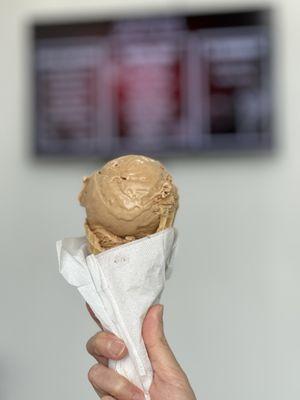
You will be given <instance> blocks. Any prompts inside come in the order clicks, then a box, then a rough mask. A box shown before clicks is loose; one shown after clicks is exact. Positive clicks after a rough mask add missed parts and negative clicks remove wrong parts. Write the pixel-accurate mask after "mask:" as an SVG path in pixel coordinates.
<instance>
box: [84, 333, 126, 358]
mask: <svg viewBox="0 0 300 400" xmlns="http://www.w3.org/2000/svg"><path fill="white" fill-rule="evenodd" d="M86 349H87V351H88V352H89V354H91V355H92V356H93V357H95V359H96V360H97V361H98V362H102V363H103V362H104V363H105V364H107V359H108V358H109V359H112V360H119V359H121V358H123V357H125V355H126V354H127V348H126V346H125V343H124V342H123V341H122V340H121V339H119V338H117V337H116V336H115V335H114V334H112V333H111V332H98V333H96V335H94V336H92V337H91V338H90V339H89V340H88V342H87V344H86Z"/></svg>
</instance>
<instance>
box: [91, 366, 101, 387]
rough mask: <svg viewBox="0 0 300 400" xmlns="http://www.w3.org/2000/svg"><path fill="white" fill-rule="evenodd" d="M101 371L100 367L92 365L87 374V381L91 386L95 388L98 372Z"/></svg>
mask: <svg viewBox="0 0 300 400" xmlns="http://www.w3.org/2000/svg"><path fill="white" fill-rule="evenodd" d="M100 370H101V365H99V364H95V365H93V366H92V367H91V368H90V370H89V372H88V380H89V382H90V383H91V384H92V385H93V386H97V382H98V380H99V372H100Z"/></svg>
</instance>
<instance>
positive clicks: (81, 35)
mask: <svg viewBox="0 0 300 400" xmlns="http://www.w3.org/2000/svg"><path fill="white" fill-rule="evenodd" d="M33 37H34V82H35V90H34V93H35V102H34V104H35V106H34V113H35V115H34V121H35V147H36V151H37V153H38V154H40V155H64V156H66V155H77V156H102V157H109V156H113V155H117V154H123V153H144V154H150V155H151V154H153V155H161V156H165V155H178V154H182V153H184V154H191V153H201V152H211V151H227V150H234V151H243V150H259V149H269V148H271V145H272V126H271V121H272V113H271V111H272V91H271V89H272V80H271V76H272V74H271V13H270V12H269V11H268V10H257V11H249V12H246V11H242V12H226V13H225V12H224V13H214V14H203V15H202V14H191V15H183V14H178V15H161V16H157V15H156V16H135V17H126V18H125V17H124V16H123V17H120V18H116V17H114V18H113V19H99V20H98V19H93V20H91V21H86V20H85V21H84V22H83V21H66V22H62V21H60V22H54V21H50V22H49V23H45V22H43V23H36V24H34V26H33Z"/></svg>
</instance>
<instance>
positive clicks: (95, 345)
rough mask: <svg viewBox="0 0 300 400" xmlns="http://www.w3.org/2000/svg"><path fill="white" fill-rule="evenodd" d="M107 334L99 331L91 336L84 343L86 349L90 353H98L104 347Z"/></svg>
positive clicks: (99, 353)
mask: <svg viewBox="0 0 300 400" xmlns="http://www.w3.org/2000/svg"><path fill="white" fill-rule="evenodd" d="M108 337H109V336H108V334H107V333H106V332H99V333H96V335H94V336H92V337H91V338H90V339H89V340H88V341H87V343H86V350H87V352H88V353H89V354H91V355H94V354H96V355H100V356H101V353H102V350H103V348H104V343H105V342H106V341H107V340H108Z"/></svg>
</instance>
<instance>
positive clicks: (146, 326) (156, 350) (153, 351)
mask: <svg viewBox="0 0 300 400" xmlns="http://www.w3.org/2000/svg"><path fill="white" fill-rule="evenodd" d="M142 335H143V339H144V342H145V346H146V349H147V352H148V356H149V359H150V362H151V364H152V368H153V370H154V372H156V373H163V372H168V371H169V370H170V369H171V370H174V369H175V370H176V369H178V370H179V371H181V367H180V366H179V364H178V362H177V360H176V358H175V356H174V354H173V353H172V350H171V348H170V346H169V344H168V342H167V339H166V338H165V334H164V330H163V306H162V305H161V304H156V305H155V306H152V307H150V308H149V310H148V312H147V314H146V317H145V319H144V323H143V330H142Z"/></svg>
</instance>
